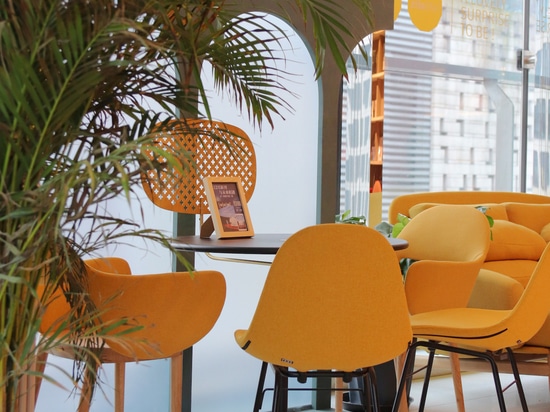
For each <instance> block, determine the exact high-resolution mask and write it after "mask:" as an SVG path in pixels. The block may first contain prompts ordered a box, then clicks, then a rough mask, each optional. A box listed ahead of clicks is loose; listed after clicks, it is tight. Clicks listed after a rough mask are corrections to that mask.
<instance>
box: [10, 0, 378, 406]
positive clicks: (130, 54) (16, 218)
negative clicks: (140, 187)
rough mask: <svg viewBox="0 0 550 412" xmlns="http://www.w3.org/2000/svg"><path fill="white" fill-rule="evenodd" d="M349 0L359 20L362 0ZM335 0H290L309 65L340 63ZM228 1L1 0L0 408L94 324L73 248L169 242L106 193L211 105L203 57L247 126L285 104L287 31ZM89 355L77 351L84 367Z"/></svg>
mask: <svg viewBox="0 0 550 412" xmlns="http://www.w3.org/2000/svg"><path fill="white" fill-rule="evenodd" d="M352 1H353V2H354V3H356V4H357V5H359V6H360V8H361V10H362V11H363V12H364V13H365V18H366V19H368V16H369V14H368V12H369V4H370V3H369V1H367V0H352ZM338 3H339V2H338V1H337V0H296V4H297V5H298V6H299V8H300V10H301V11H302V12H303V15H304V19H306V18H308V19H311V22H312V23H311V24H313V26H314V31H315V33H317V35H318V43H317V44H316V55H317V60H316V68H317V75H319V74H320V73H321V71H322V68H323V64H322V63H323V59H324V55H325V50H326V49H327V48H328V49H329V50H330V51H331V52H332V54H333V55H334V57H335V59H336V61H337V62H339V63H338V64H339V67H340V68H341V70H342V73H343V74H345V64H344V62H345V57H346V56H347V55H349V54H350V50H349V49H348V48H347V47H346V46H345V42H344V41H343V38H342V36H343V35H349V33H348V32H347V30H346V26H345V24H343V22H344V21H345V18H344V17H343V16H340V15H339V14H338ZM238 4H239V1H238V0H237V1H235V3H234V4H231V3H230V2H229V1H223V0H180V1H170V0H94V1H89V0H64V1H55V0H38V1H37V0H1V1H0V159H1V160H0V168H1V176H0V188H1V195H0V310H1V314H0V353H1V357H0V410H3V411H12V410H14V409H15V407H16V405H17V394H18V387H19V383H20V380H21V379H22V378H23V377H24V376H25V375H26V374H30V373H38V372H36V371H35V370H36V365H35V362H36V360H37V359H39V355H40V354H41V353H42V352H44V351H46V350H48V349H50V348H51V347H52V346H55V345H56V344H57V343H59V342H63V343H67V342H74V341H75V340H77V339H82V338H83V336H82V334H83V333H86V332H85V331H86V330H88V326H90V325H91V324H96V326H97V323H96V319H97V317H98V316H100V312H98V310H97V309H96V308H93V306H92V305H91V304H90V303H89V302H88V301H87V299H86V294H85V290H86V286H85V277H84V276H83V274H84V273H85V271H84V270H83V267H82V258H83V257H84V256H87V255H89V254H91V253H93V252H94V251H95V250H97V249H99V248H102V247H104V246H105V245H106V244H109V243H112V242H116V241H119V240H120V239H121V238H122V237H124V236H140V237H146V238H150V239H153V240H155V241H158V242H161V243H163V244H164V245H165V246H166V247H168V248H169V247H170V243H169V241H168V239H167V237H166V236H165V235H164V234H163V233H160V232H157V231H155V230H150V229H142V228H140V226H139V224H138V223H136V222H134V221H131V220H121V219H119V218H117V217H115V216H113V215H111V214H109V212H108V210H106V209H105V208H104V205H105V202H106V201H108V200H109V199H111V198H114V197H116V196H119V195H124V196H126V197H127V198H128V201H130V198H131V194H132V191H133V190H134V189H133V188H134V187H135V185H136V184H137V182H138V181H139V179H140V175H141V172H142V170H143V169H144V168H150V167H159V165H158V164H155V163H154V162H152V161H151V160H150V159H149V158H148V157H146V156H145V155H144V154H143V153H142V151H141V150H140V149H141V148H142V147H143V145H146V144H147V143H148V142H150V141H151V139H152V138H153V136H154V132H155V131H158V130H161V129H163V128H165V127H167V124H168V122H169V121H171V120H174V119H179V121H180V122H181V123H182V125H183V127H185V119H186V118H193V117H200V116H206V117H209V116H210V111H209V105H208V92H209V91H208V90H206V89H205V87H204V85H203V84H202V82H201V76H200V75H201V70H202V68H203V63H204V62H208V63H209V67H210V68H211V70H212V75H213V76H214V79H215V84H216V87H217V90H216V92H228V93H229V95H230V96H231V97H232V101H233V103H234V104H235V105H236V106H237V107H238V108H239V109H240V110H241V111H243V112H245V113H246V114H248V116H249V117H250V119H251V120H252V122H253V123H254V124H256V125H258V127H261V125H262V124H263V123H264V122H265V121H267V122H268V123H270V124H271V122H272V118H273V116H276V115H281V112H282V111H283V110H286V109H287V104H286V101H285V95H286V93H290V91H288V90H286V89H285V87H283V86H282V84H281V83H280V79H281V76H285V75H290V74H287V73H284V71H281V70H279V69H278V67H277V64H278V62H279V60H280V59H282V58H281V57H280V56H276V55H275V54H274V53H273V52H272V50H273V49H274V48H275V47H276V46H279V45H280V43H281V42H284V41H285V39H286V36H285V34H284V33H283V32H282V31H281V30H280V29H279V28H278V27H277V26H276V25H274V24H273V23H270V22H269V20H268V19H266V17H265V16H264V15H260V14H250V13H244V14H239V13H238V10H237V8H236V7H237V6H238ZM357 41H358V42H359V41H360V39H357ZM176 68H177V70H175V69H176ZM176 73H177V74H176ZM199 103H200V104H199ZM152 107H155V109H154V110H153V109H151V108H152ZM166 159H167V162H170V163H173V165H175V166H177V164H179V163H178V162H176V161H175V159H172V158H171V156H168V155H167V156H166ZM174 252H175V251H174ZM57 288H61V289H62V290H63V292H64V295H65V297H66V299H67V300H68V301H69V302H70V303H71V306H72V308H73V312H72V313H71V315H70V317H69V319H68V321H67V322H65V323H63V324H60V325H59V329H58V330H56V331H53V333H52V334H51V336H54V337H55V338H49V339H45V338H41V339H37V336H40V335H39V334H38V331H39V326H40V319H41V316H42V313H43V311H44V308H45V305H47V304H48V302H50V297H51V294H52V293H53V291H54V290H56V289H57ZM100 326H101V324H100ZM101 333H102V331H101V328H96V330H95V335H94V336H97V337H100V336H101ZM96 360H97V358H96V355H95V354H94V352H93V351H90V352H84V353H82V354H81V361H82V362H83V363H82V364H83V365H87V364H93V363H94V362H95V361H96ZM91 369H93V368H91ZM38 370H40V368H38ZM78 370H79V369H78ZM82 370H86V369H82ZM40 376H42V375H40ZM42 377H45V376H42ZM45 378H47V377H45ZM78 379H79V374H78V373H77V374H76V376H75V381H78Z"/></svg>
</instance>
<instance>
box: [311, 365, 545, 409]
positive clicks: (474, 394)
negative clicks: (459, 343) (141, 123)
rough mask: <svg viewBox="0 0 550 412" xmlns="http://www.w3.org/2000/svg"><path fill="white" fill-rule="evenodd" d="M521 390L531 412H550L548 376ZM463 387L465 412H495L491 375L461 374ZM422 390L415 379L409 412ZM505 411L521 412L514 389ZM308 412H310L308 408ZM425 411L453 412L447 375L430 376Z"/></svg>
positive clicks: (507, 379) (528, 381)
mask: <svg viewBox="0 0 550 412" xmlns="http://www.w3.org/2000/svg"><path fill="white" fill-rule="evenodd" d="M501 382H502V386H503V387H506V386H507V385H509V384H510V383H511V382H512V375H508V374H502V375H501ZM522 382H523V387H524V390H525V395H526V398H527V403H528V406H529V411H531V412H542V411H545V412H549V411H550V390H549V383H548V377H543V376H526V375H524V376H522ZM462 385H463V392H464V399H465V408H466V412H498V411H499V407H498V401H497V399H496V396H495V389H494V384H493V379H492V376H491V375H490V374H488V373H480V372H466V373H463V375H462ZM421 390H422V381H421V380H415V381H413V385H412V388H411V397H412V398H413V402H412V403H411V405H410V408H409V412H417V411H418V400H419V399H420V392H421ZM505 400H506V407H507V411H508V412H520V411H521V410H522V409H521V405H520V403H519V399H518V397H517V391H516V387H515V386H511V387H510V388H509V389H508V390H506V391H505ZM308 411H311V410H309V409H308ZM424 411H425V412H456V411H457V409H456V403H455V398H454V388H453V382H452V379H451V377H450V375H447V374H443V375H440V376H434V377H432V379H431V381H430V388H429V391H428V397H427V401H426V407H425V409H424Z"/></svg>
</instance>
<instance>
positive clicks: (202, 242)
mask: <svg viewBox="0 0 550 412" xmlns="http://www.w3.org/2000/svg"><path fill="white" fill-rule="evenodd" d="M289 237H290V234H289V233H286V234H285V233H258V234H255V235H254V236H253V237H246V238H229V239H216V238H208V239H204V238H201V237H200V236H198V235H196V236H179V237H177V238H176V239H175V240H174V241H173V242H172V245H173V246H174V247H175V248H176V249H178V250H182V251H186V252H213V253H234V254H243V255H248V254H250V255H274V254H276V253H277V251H278V250H279V248H280V247H281V245H282V244H283V242H284V241H285V240H286V239H288V238H289ZM388 241H389V242H390V244H391V245H392V246H393V248H394V249H395V250H400V249H405V248H406V247H407V246H408V245H409V244H408V242H407V241H406V240H403V239H395V238H388Z"/></svg>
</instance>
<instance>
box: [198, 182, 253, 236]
mask: <svg viewBox="0 0 550 412" xmlns="http://www.w3.org/2000/svg"><path fill="white" fill-rule="evenodd" d="M203 184H204V191H205V193H206V198H207V200H208V208H209V209H210V214H211V217H212V222H213V224H214V232H215V236H216V237H217V238H218V239H223V238H232V237H252V236H254V229H253V228H252V221H251V220H250V214H249V213H248V205H247V203H246V197H245V194H244V189H243V186H242V183H241V179H240V178H239V177H213V176H209V177H205V178H204V179H203Z"/></svg>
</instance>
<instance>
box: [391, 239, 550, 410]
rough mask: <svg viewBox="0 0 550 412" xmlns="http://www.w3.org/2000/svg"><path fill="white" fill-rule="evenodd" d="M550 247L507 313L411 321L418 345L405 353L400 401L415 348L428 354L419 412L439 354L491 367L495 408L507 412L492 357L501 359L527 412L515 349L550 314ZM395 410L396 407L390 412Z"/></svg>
mask: <svg viewBox="0 0 550 412" xmlns="http://www.w3.org/2000/svg"><path fill="white" fill-rule="evenodd" d="M548 290H550V245H548V246H547V247H546V249H545V251H544V253H543V254H542V256H541V258H540V260H539V262H538V264H537V266H536V267H535V270H534V272H533V274H532V275H531V278H530V281H529V283H528V284H527V287H526V288H525V291H524V292H523V294H522V296H521V298H520V300H519V301H518V303H517V304H516V306H515V307H514V308H513V309H511V310H494V309H479V308H451V309H442V310H435V311H431V312H425V313H418V314H415V315H413V316H411V324H412V328H413V334H414V337H415V339H417V340H416V341H415V342H414V343H413V344H412V345H411V347H410V348H409V350H408V353H407V358H406V361H405V367H404V368H403V375H402V377H401V380H400V383H399V389H398V397H397V399H399V397H400V396H401V394H402V393H403V390H404V386H405V382H406V380H407V374H408V373H409V371H410V370H411V368H412V366H413V365H412V364H413V360H414V352H415V351H416V349H417V348H419V347H425V348H427V349H428V350H429V357H428V366H427V369H426V375H425V380H424V388H423V391H422V398H421V400H420V407H419V411H422V410H423V406H424V404H425V400H426V396H427V391H428V386H429V381H430V375H431V367H432V365H433V359H434V355H435V352H436V351H437V350H443V351H448V352H451V353H458V354H462V355H466V356H473V357H476V358H479V359H484V360H486V361H487V362H489V364H490V365H491V370H492V373H493V380H494V382H495V389H496V395H497V400H498V404H499V408H500V410H501V411H502V412H504V411H506V405H505V401H504V396H503V394H502V385H501V382H500V378H499V369H498V364H497V362H496V361H495V358H494V354H505V355H507V357H508V360H509V362H510V366H511V369H512V371H513V374H514V378H515V383H516V387H517V390H518V395H519V399H520V402H521V405H522V410H523V411H528V410H529V409H528V406H527V401H526V399H525V393H524V391H523V386H522V384H521V378H520V375H519V371H518V367H517V364H516V361H515V357H514V351H513V348H514V347H517V346H518V345H522V344H523V343H525V342H527V341H528V340H529V339H531V338H532V337H533V336H534V335H535V334H536V333H537V332H538V330H539V329H540V328H541V326H542V325H543V323H544V321H545V320H546V318H547V316H548V312H549V311H550V299H548ZM397 410H398V407H397V405H394V411H395V412H397Z"/></svg>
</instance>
